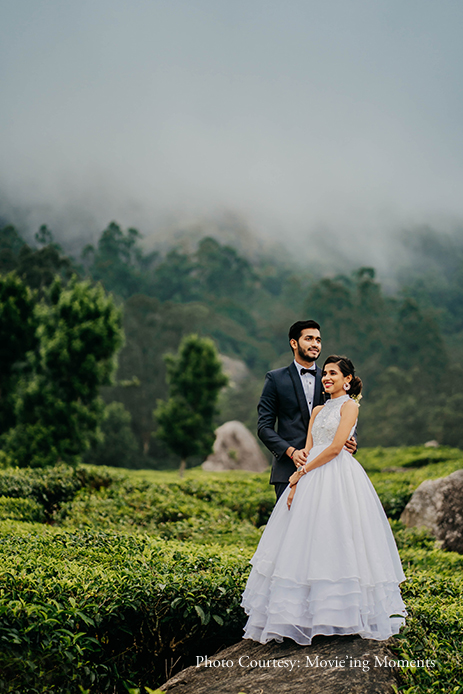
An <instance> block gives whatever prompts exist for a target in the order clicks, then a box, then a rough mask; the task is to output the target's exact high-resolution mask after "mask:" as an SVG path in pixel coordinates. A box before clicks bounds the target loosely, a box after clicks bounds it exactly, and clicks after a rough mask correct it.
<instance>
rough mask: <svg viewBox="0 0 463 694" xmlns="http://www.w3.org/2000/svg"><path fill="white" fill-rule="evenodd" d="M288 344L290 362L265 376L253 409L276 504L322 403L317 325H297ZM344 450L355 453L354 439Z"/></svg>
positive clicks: (303, 457)
mask: <svg viewBox="0 0 463 694" xmlns="http://www.w3.org/2000/svg"><path fill="white" fill-rule="evenodd" d="M289 344H290V346H291V349H292V350H293V355H294V361H293V362H292V363H291V364H290V365H289V366H285V367H283V368H282V369H276V370H275V371H269V372H268V374H267V375H266V377H265V384H264V389H263V391H262V395H261V397H260V400H259V404H258V406H257V411H258V414H259V419H258V422H257V433H258V436H259V438H260V440H261V441H262V442H263V443H264V444H265V446H267V448H268V449H269V451H270V452H271V453H272V455H273V464H272V474H271V476H270V484H273V485H274V486H275V493H276V496H277V501H278V499H279V498H280V496H281V495H282V494H283V492H284V490H285V489H286V487H287V486H288V480H289V478H290V477H291V475H292V474H293V472H294V471H295V470H296V468H298V467H300V466H301V465H304V463H305V462H306V460H307V456H306V455H305V454H304V453H303V451H302V450H301V449H303V448H304V446H305V442H306V438H307V430H308V428H309V419H310V415H311V413H312V410H313V408H314V407H316V406H317V405H323V404H324V402H325V394H324V392H323V387H322V381H321V378H322V371H321V369H320V367H318V366H317V365H316V364H315V361H316V360H317V359H318V357H319V356H320V352H321V348H322V340H321V335H320V326H319V324H318V323H316V322H315V321H314V320H306V321H297V323H294V325H292V326H291V327H290V329H289ZM277 420H278V430H277V431H275V423H276V421H277ZM346 448H347V450H349V451H350V452H351V453H355V451H356V449H357V443H356V441H355V439H350V440H349V441H347V443H346Z"/></svg>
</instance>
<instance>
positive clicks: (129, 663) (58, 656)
mask: <svg viewBox="0 0 463 694" xmlns="http://www.w3.org/2000/svg"><path fill="white" fill-rule="evenodd" d="M437 453H438V449H436V450H431V451H429V450H428V449H424V448H423V447H420V448H414V449H386V450H382V449H372V450H367V449H364V450H360V451H359V454H358V457H359V460H360V462H362V463H363V465H364V466H365V468H366V469H367V471H368V472H369V475H370V477H371V479H372V481H373V483H374V485H375V486H376V489H377V490H378V493H379V495H380V497H381V499H382V502H383V505H384V506H385V508H386V510H387V511H388V513H389V515H390V517H393V518H398V516H399V515H400V512H401V509H402V508H403V505H404V504H405V503H406V499H407V498H408V496H410V494H411V493H412V491H413V489H415V488H416V487H417V486H418V485H419V484H420V483H421V482H422V481H423V480H424V479H427V478H436V477H440V476H445V475H447V474H449V473H450V472H453V471H454V470H455V469H458V468H461V467H463V457H462V453H461V451H455V450H453V449H449V450H446V451H441V452H440V454H441V459H440V460H438V459H437ZM428 454H430V455H431V457H432V460H433V462H430V463H428V464H426V465H422V466H421V467H420V466H418V465H411V464H410V465H408V463H409V462H410V461H411V460H415V461H416V460H420V459H421V460H422V459H423V456H424V455H428ZM433 456H434V457H433ZM443 458H445V459H443ZM401 462H405V463H407V467H404V466H403V465H401ZM385 469H386V471H384V470H385ZM382 470H383V472H381V471H382ZM0 494H1V498H0V517H2V516H3V517H7V518H9V519H11V520H10V521H4V522H0V640H1V643H2V648H1V649H0V673H1V674H0V691H4V692H11V693H13V692H15V694H16V693H17V694H29V693H30V694H44V693H45V692H47V693H48V692H66V693H68V692H69V694H73V693H74V692H78V693H79V694H81V693H82V692H83V691H86V692H89V694H102V693H103V692H126V691H127V687H128V688H133V689H135V690H136V689H137V688H139V689H140V691H141V692H142V693H145V692H148V691H149V689H153V688H156V687H157V686H159V685H160V684H161V683H162V682H163V681H164V680H165V679H167V677H168V675H169V673H170V670H171V667H172V666H174V668H175V671H177V670H178V669H180V668H181V667H183V666H185V665H188V664H190V663H191V662H192V661H191V659H192V658H193V657H194V656H195V655H197V654H199V653H201V654H205V653H207V654H213V653H214V652H215V651H216V650H217V649H219V648H220V647H222V646H224V645H227V644H228V643H231V642H234V641H236V640H238V639H239V638H240V636H241V633H242V632H241V629H242V626H243V625H244V621H245V616H244V614H243V612H242V610H241V608H240V607H239V603H240V596H241V592H242V590H243V589H244V585H245V582H246V578H247V575H248V571H249V565H248V560H249V558H250V556H251V554H252V551H253V549H254V548H255V546H256V545H257V542H258V539H259V537H260V529H259V528H260V526H261V525H263V524H264V523H265V522H266V520H267V518H268V515H269V514H270V512H271V509H272V507H273V503H274V495H273V489H271V488H269V485H268V474H260V475H257V474H252V475H251V474H249V475H247V474H245V473H220V474H219V473H215V474H214V473H208V474H206V473H204V472H202V471H201V470H191V471H188V472H187V474H186V476H185V478H184V479H183V480H180V479H179V478H178V475H176V474H175V473H170V472H165V473H162V472H155V471H130V472H128V471H122V470H116V469H109V468H100V467H90V466H82V467H80V468H77V469H75V470H70V469H68V468H65V467H61V468H56V469H54V470H49V471H38V470H33V471H26V470H20V471H18V470H12V469H9V470H8V469H5V470H3V471H1V470H0ZM13 519H16V520H13ZM27 519H29V520H36V521H42V522H41V523H27V522H24V521H26V520H27ZM43 521H46V523H43ZM47 523H48V524H47ZM50 523H52V526H50V525H49V524H50ZM391 523H392V527H393V531H394V533H395V536H396V540H397V544H398V547H399V551H400V554H401V557H402V561H403V565H404V570H405V573H406V575H407V577H408V580H407V581H406V582H405V583H404V584H403V586H402V592H403V596H404V600H405V603H406V605H407V609H408V611H409V617H408V618H407V622H406V626H405V628H404V629H403V630H402V632H401V634H400V635H399V636H398V637H396V638H395V639H393V640H392V646H391V648H392V649H393V650H394V652H395V653H396V654H397V657H398V658H399V657H400V658H406V659H407V660H413V659H417V658H421V657H422V658H424V659H426V658H428V659H430V660H434V661H435V663H436V667H434V668H428V669H426V668H416V669H404V670H402V672H401V678H402V679H401V682H402V684H401V686H400V687H399V690H400V691H402V692H404V694H405V693H406V692H408V693H410V694H411V693H412V692H413V694H442V693H443V692H445V693H446V692H457V691H459V689H458V688H459V687H460V688H463V662H462V661H463V658H462V651H461V643H462V642H463V619H462V617H463V615H462V608H461V605H463V580H462V578H461V575H462V571H461V570H462V568H463V557H461V556H460V555H458V554H455V553H450V552H443V551H442V550H440V549H437V548H436V546H435V541H434V538H432V537H431V536H430V535H429V533H427V532H425V531H423V530H416V529H406V528H404V527H403V525H402V524H401V523H400V522H399V521H398V520H392V521H391ZM145 685H146V689H144V687H145ZM462 691H463V689H462Z"/></svg>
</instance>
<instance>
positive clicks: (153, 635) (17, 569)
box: [0, 523, 248, 694]
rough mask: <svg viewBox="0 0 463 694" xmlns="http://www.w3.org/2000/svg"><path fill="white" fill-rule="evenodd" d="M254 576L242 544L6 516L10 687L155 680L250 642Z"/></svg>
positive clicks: (1, 660) (2, 543) (0, 668)
mask: <svg viewBox="0 0 463 694" xmlns="http://www.w3.org/2000/svg"><path fill="white" fill-rule="evenodd" d="M247 573H248V565H247V557H246V555H244V554H243V553H240V552H239V551H237V550H232V549H230V548H228V549H227V552H225V553H224V552H222V551H221V550H220V549H219V548H217V547H214V546H210V547H197V546H192V545H189V544H187V543H178V542H170V543H168V544H166V543H165V542H163V541H159V540H155V539H152V538H149V537H147V536H145V537H142V536H130V535H123V534H118V533H114V532H112V533H103V532H77V533H70V532H65V531H62V530H56V529H49V528H44V527H43V526H37V525H36V526H33V525H29V526H27V525H26V524H24V525H23V526H22V528H20V529H19V528H18V527H15V526H14V524H11V523H0V577H1V581H2V586H3V590H2V595H1V597H0V638H1V640H2V643H3V648H2V652H1V653H0V672H1V673H2V674H1V676H0V689H1V688H2V687H3V691H8V692H17V691H20V692H21V693H22V694H23V693H26V692H29V691H35V692H50V691H66V692H69V693H70V694H71V693H72V692H80V691H81V689H80V687H83V688H91V691H97V692H104V691H119V692H123V691H124V692H125V691H126V690H125V688H124V684H123V682H124V681H126V682H129V683H131V684H133V685H139V684H142V683H146V684H148V686H150V687H153V686H154V684H155V683H157V682H160V681H162V679H163V678H164V677H165V662H171V659H173V660H178V659H179V658H180V662H181V663H182V664H185V663H188V662H189V658H190V657H192V656H194V655H195V654H197V653H203V652H208V653H210V652H213V651H214V650H215V649H216V648H217V647H219V646H220V645H222V644H223V643H225V642H230V643H232V642H233V641H234V640H237V639H239V638H240V635H241V629H242V626H243V621H244V614H243V612H242V610H241V608H240V606H239V605H240V599H241V592H242V590H243V588H244V583H245V580H246V576H247ZM61 688H62V689H61Z"/></svg>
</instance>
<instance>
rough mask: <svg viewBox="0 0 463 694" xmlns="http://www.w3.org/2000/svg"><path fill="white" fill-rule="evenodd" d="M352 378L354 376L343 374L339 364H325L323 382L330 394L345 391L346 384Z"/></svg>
mask: <svg viewBox="0 0 463 694" xmlns="http://www.w3.org/2000/svg"><path fill="white" fill-rule="evenodd" d="M351 380H352V376H343V374H342V372H341V369H340V368H339V366H338V364H325V366H324V367H323V374H322V383H323V387H324V389H325V392H326V393H329V394H330V395H334V394H336V393H339V391H340V390H342V391H344V384H345V383H349V381H351ZM344 392H345V391H344Z"/></svg>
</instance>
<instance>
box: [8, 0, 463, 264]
mask: <svg viewBox="0 0 463 694" xmlns="http://www.w3.org/2000/svg"><path fill="white" fill-rule="evenodd" d="M0 7H1V8H2V23H1V27H0V39H1V40H0V79H1V88H2V97H3V98H2V122H3V124H2V128H1V133H0V147H1V151H2V165H1V168H0V191H1V193H0V206H1V208H0V216H1V217H2V218H4V219H7V220H8V221H12V222H14V223H16V224H17V225H18V226H21V227H22V228H23V229H24V230H25V231H26V232H28V233H33V231H35V230H36V228H37V227H38V226H39V225H40V224H42V223H46V224H48V225H49V226H50V227H51V228H52V229H53V230H54V231H55V233H56V235H57V236H58V237H59V239H60V240H65V241H66V244H67V246H68V247H70V248H71V249H72V248H74V247H75V248H77V247H79V246H80V245H82V244H83V243H86V242H88V241H91V240H94V239H95V238H96V235H97V234H98V233H99V232H101V230H102V229H103V228H104V227H105V226H106V225H107V223H108V222H109V221H111V220H113V219H114V220H117V221H118V222H119V223H121V224H122V225H123V226H135V227H137V228H139V229H140V231H141V232H142V233H143V234H144V236H145V243H146V244H147V246H148V247H149V246H150V245H151V246H152V245H154V243H160V242H161V243H162V242H164V243H165V242H166V240H167V239H171V238H172V237H173V236H174V235H175V234H177V235H178V234H180V236H181V235H182V233H190V234H193V236H194V234H195V233H197V230H198V229H205V230H206V231H207V233H214V234H216V235H218V236H219V237H221V238H223V239H224V240H226V241H227V242H234V241H236V242H237V243H238V244H244V245H246V244H247V245H248V246H249V248H252V250H253V252H254V251H255V252H257V251H259V250H261V251H271V250H272V249H274V248H275V247H276V246H278V247H280V249H283V251H284V252H285V253H288V257H292V258H294V259H297V261H298V262H317V263H319V265H320V267H321V268H323V269H326V270H329V269H330V268H331V269H332V268H339V267H343V266H344V265H347V266H350V265H357V266H358V265H360V264H370V265H375V266H376V267H378V268H379V270H380V272H382V273H386V274H388V273H390V272H391V268H394V267H395V265H396V264H399V263H400V262H401V260H402V256H401V254H402V252H403V246H402V244H401V236H402V234H403V232H404V230H410V229H413V228H415V227H420V226H422V225H430V226H432V227H433V228H435V229H437V230H441V231H443V232H454V231H455V229H459V228H460V229H461V228H462V227H463V224H462V220H463V196H462V195H461V190H462V184H463V143H462V136H461V122H462V116H463V113H462V111H463V98H462V84H463V80H462V78H461V65H463V55H462V54H463V47H462V42H461V27H462V24H463V5H461V4H460V3H457V2H454V1H450V0H443V1H442V2H440V3H435V2H431V1H428V0H410V2H408V3H403V2H399V1H398V0H383V1H380V2H376V3H371V2H369V1H368V0H352V1H350V2H345V0H333V1H330V2H326V3H319V2H314V1H311V0H293V2H291V3H289V4H288V3H284V2H282V0H277V1H275V2H268V1H267V0H266V1H265V2H264V0H253V1H252V2H244V0H237V1H236V2H234V3H229V2H224V1H222V0H198V1H196V2H194V3H192V2H191V1H190V2H187V1H186V0H185V1H183V0H168V1H167V0H164V1H162V0H139V1H137V2H136V3H133V2H129V1H128V0H82V1H81V2H79V3H62V2H61V1H60V0H22V1H21V2H20V3H14V4H13V3H10V2H7V1H6V0H2V1H1V2H0ZM195 230H196V231H195Z"/></svg>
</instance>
